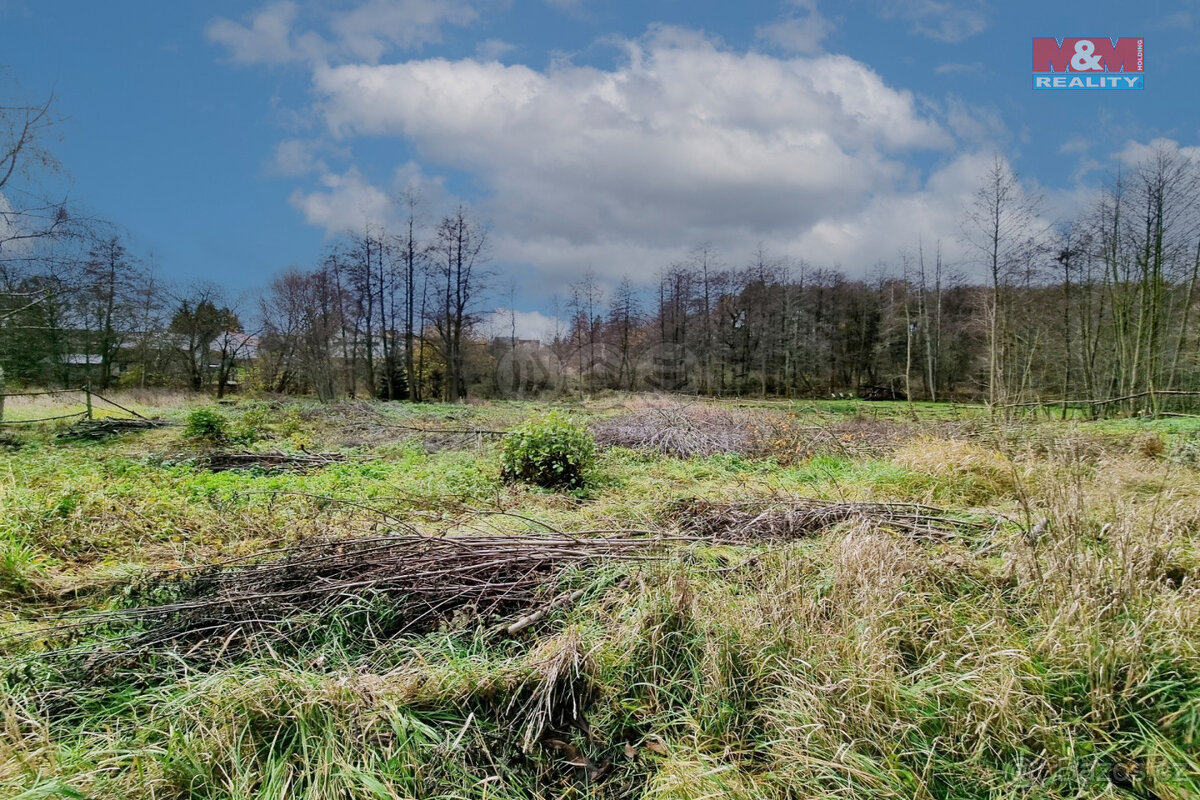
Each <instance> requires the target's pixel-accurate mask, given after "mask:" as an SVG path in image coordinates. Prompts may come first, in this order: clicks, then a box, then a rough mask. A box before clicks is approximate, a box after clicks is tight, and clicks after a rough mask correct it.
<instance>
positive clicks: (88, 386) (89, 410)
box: [83, 383, 92, 419]
mask: <svg viewBox="0 0 1200 800" xmlns="http://www.w3.org/2000/svg"><path fill="white" fill-rule="evenodd" d="M83 395H84V397H85V398H86V400H87V418H88V419H91V418H92V385H91V384H90V383H88V384H85V385H84V387H83Z"/></svg>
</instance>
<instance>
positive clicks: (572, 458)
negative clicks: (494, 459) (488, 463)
mask: <svg viewBox="0 0 1200 800" xmlns="http://www.w3.org/2000/svg"><path fill="white" fill-rule="evenodd" d="M595 462H596V442H595V440H594V439H593V438H592V434H591V433H590V432H589V431H588V430H587V428H584V427H583V426H582V425H579V424H577V423H575V422H574V421H573V420H571V419H570V418H569V417H567V416H565V415H564V414H562V413H561V412H558V411H551V412H550V413H549V414H545V415H542V416H537V417H532V418H531V419H528V420H526V421H525V422H523V423H521V424H520V425H518V426H517V427H516V428H514V429H513V430H512V431H510V432H509V433H508V435H507V436H505V437H504V452H503V454H502V455H501V464H502V465H503V469H502V475H503V476H504V478H505V479H506V480H514V481H524V482H526V483H533V484H536V485H538V486H544V487H546V488H550V489H575V488H578V487H580V486H583V485H584V483H585V480H586V473H587V471H588V470H590V469H591V468H592V467H593V466H594V465H595Z"/></svg>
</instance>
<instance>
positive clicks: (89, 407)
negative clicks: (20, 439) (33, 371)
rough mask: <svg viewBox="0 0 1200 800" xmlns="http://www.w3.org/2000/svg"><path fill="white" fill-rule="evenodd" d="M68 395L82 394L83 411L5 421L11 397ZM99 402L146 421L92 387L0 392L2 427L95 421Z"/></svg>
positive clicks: (0, 424) (130, 409)
mask: <svg viewBox="0 0 1200 800" xmlns="http://www.w3.org/2000/svg"><path fill="white" fill-rule="evenodd" d="M66 394H82V395H83V402H84V410H83V411H72V412H71V413H69V414H56V415H53V416H49V417H35V418H33V419H5V418H4V404H5V401H6V400H7V399H8V398H10V397H46V396H48V395H66ZM95 401H99V402H101V403H104V404H106V405H110V406H113V407H114V408H117V409H120V410H121V411H124V412H125V413H126V414H129V415H131V416H133V417H136V418H137V419H145V417H143V416H142V415H141V414H139V413H138V412H136V411H134V410H133V409H132V408H126V407H125V406H123V405H121V404H120V403H118V402H116V401H113V400H109V399H108V398H107V397H104V396H103V395H100V394H97V393H96V392H94V391H92V388H91V386H83V387H81V388H79V389H45V390H40V391H36V392H0V426H6V425H32V424H35V423H39V422H54V421H56V420H63V419H76V418H79V419H93V418H94V416H95V408H94V402H95Z"/></svg>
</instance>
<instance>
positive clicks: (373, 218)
mask: <svg viewBox="0 0 1200 800" xmlns="http://www.w3.org/2000/svg"><path fill="white" fill-rule="evenodd" d="M321 186H322V189H321V190H320V191H315V192H307V193H306V192H303V191H301V190H299V189H297V190H295V191H294V192H292V195H291V197H290V198H288V199H289V202H291V204H292V207H293V208H295V209H296V210H297V211H299V212H300V213H301V214H303V215H304V220H305V222H307V223H308V224H309V225H314V226H317V227H322V228H324V229H325V231H326V233H328V234H330V235H332V234H336V233H344V232H347V231H356V230H361V229H362V227H363V225H364V224H366V223H371V224H379V223H383V222H385V221H387V220H388V219H389V217H391V216H392V215H393V213H394V208H393V203H392V200H391V198H390V197H388V195H387V193H386V192H384V191H382V190H381V189H379V188H377V187H375V186H373V185H372V184H371V182H370V181H368V180H367V179H366V178H365V177H364V176H363V175H362V173H360V172H359V171H358V169H357V168H355V167H351V168H350V169H348V170H347V171H346V172H344V173H341V174H338V173H333V172H326V173H324V174H323V175H322V176H321Z"/></svg>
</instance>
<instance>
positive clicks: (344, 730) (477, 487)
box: [0, 395, 1200, 800]
mask: <svg viewBox="0 0 1200 800" xmlns="http://www.w3.org/2000/svg"><path fill="white" fill-rule="evenodd" d="M115 399H117V400H118V402H121V403H122V404H123V405H127V406H129V407H130V408H132V409H134V410H135V411H137V412H139V413H141V414H143V415H145V416H147V417H151V418H155V419H157V420H161V421H162V422H164V423H165V424H162V425H153V426H140V427H136V428H131V429H128V430H123V429H120V426H119V424H117V423H113V424H111V425H109V426H107V427H106V426H105V425H93V426H91V427H87V426H84V427H75V428H69V427H68V425H67V424H66V423H56V424H54V425H42V426H39V427H24V428H23V427H7V428H3V429H0V433H2V436H0V621H2V622H3V624H2V625H0V675H2V679H3V682H4V687H3V689H4V692H3V697H2V699H0V725H2V727H3V735H2V736H0V797H5V798H34V797H38V798H42V797H85V798H156V799H162V800H166V799H167V798H206V799H207V798H211V799H213V800H216V799H217V798H220V799H221V800H233V799H234V798H238V799H239V800H240V799H247V800H248V799H249V798H280V799H282V798H307V799H309V800H334V799H340V798H423V799H424V798H480V799H481V800H482V798H489V799H491V800H501V798H575V797H577V798H655V799H662V800H666V799H667V798H671V799H672V800H682V799H684V798H687V799H689V800H693V799H695V800H698V799H699V798H808V797H814V798H815V797H845V798H897V799H901V798H903V799H904V800H909V799H910V798H980V797H988V798H1028V797H1034V798H1084V797H1087V798H1092V797H1111V798H1119V797H1140V798H1151V797H1159V798H1164V800H1177V799H1181V798H1192V797H1198V796H1200V545H1198V543H1200V471H1198V460H1200V425H1198V424H1197V422H1200V420H1194V419H1185V418H1173V419H1166V420H1121V421H1110V422H1085V421H1069V422H1064V421H1059V420H1054V419H1033V418H1030V419H1025V420H1018V421H1000V420H995V419H992V418H989V416H988V415H987V414H986V413H985V412H984V411H983V410H982V409H978V408H964V407H950V406H920V405H917V406H910V405H908V404H902V403H877V404H864V403H849V402H845V403H816V404H814V403H810V402H803V403H792V404H789V403H784V402H782V401H781V402H760V403H739V404H734V403H720V402H715V401H700V400H692V401H688V400H686V399H685V400H681V399H679V398H669V397H658V396H641V395H634V396H630V395H613V396H608V397H604V398H601V399H597V400H594V401H589V402H586V403H577V404H559V405H558V406H556V408H558V409H559V410H560V411H561V412H563V413H565V414H566V415H568V416H569V417H570V418H572V419H573V420H575V421H576V422H578V423H579V424H582V425H586V426H587V427H588V429H589V430H590V431H591V432H592V434H593V435H594V436H595V440H596V445H597V453H596V457H595V460H594V463H589V464H588V465H587V467H586V471H585V475H584V478H583V480H582V485H578V483H575V482H564V486H562V487H560V488H558V489H547V488H539V487H537V486H533V485H529V484H526V483H522V482H517V481H513V480H506V479H505V478H504V477H503V476H502V465H501V460H502V459H501V448H502V442H503V439H504V434H505V432H506V431H509V430H510V429H511V428H513V427H514V426H517V425H519V424H520V423H522V422H523V421H525V420H527V419H529V418H530V417H532V416H534V415H537V414H539V413H542V412H545V411H546V410H547V409H548V405H547V404H535V403H496V404H484V405H460V406H434V405H423V406H410V405H404V404H375V403H367V402H346V403H341V404H333V405H327V406H322V405H318V404H316V403H309V402H303V401H274V400H255V399H249V398H245V399H240V400H238V401H237V402H236V403H235V404H232V405H228V406H221V407H207V408H206V409H205V410H204V411H202V412H201V413H196V409H197V408H200V407H201V404H200V401H198V400H195V399H189V398H186V397H172V398H156V397H154V396H153V395H146V396H142V397H134V396H122V397H117V398H115ZM30 403H31V404H30V405H29V406H28V407H24V406H21V405H19V404H17V403H16V402H11V403H10V406H9V407H8V408H7V409H6V416H8V417H9V418H13V417H21V416H22V415H24V416H25V417H26V418H34V417H36V416H39V415H48V414H45V413H44V412H46V411H47V410H55V408H56V407H55V406H54V403H53V401H50V400H39V401H37V405H33V401H30ZM114 411H115V409H114ZM209 412H211V413H209ZM118 416H125V415H124V414H118ZM510 474H515V473H513V472H512V471H511V470H510Z"/></svg>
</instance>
